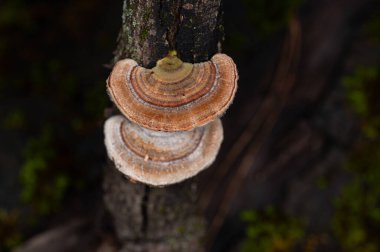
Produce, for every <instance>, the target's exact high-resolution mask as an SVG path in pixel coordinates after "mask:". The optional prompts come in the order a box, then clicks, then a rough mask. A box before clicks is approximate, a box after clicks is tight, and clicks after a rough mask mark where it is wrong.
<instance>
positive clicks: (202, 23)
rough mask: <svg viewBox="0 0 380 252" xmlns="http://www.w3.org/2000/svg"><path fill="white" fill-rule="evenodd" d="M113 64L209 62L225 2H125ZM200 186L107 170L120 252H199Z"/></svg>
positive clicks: (107, 193)
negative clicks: (154, 182) (174, 56)
mask: <svg viewBox="0 0 380 252" xmlns="http://www.w3.org/2000/svg"><path fill="white" fill-rule="evenodd" d="M122 16H123V25H122V29H121V31H120V34H119V39H118V46H117V49H116V51H115V58H114V62H116V61H118V60H120V59H123V58H132V59H134V60H136V61H137V62H138V63H139V64H141V65H142V66H144V67H152V66H154V64H155V62H156V61H157V60H158V59H160V58H162V57H164V56H166V54H167V53H168V51H169V50H173V49H174V50H176V51H177V53H178V55H179V57H180V58H181V59H182V60H183V61H187V62H201V61H206V60H208V59H209V58H210V56H212V55H213V54H215V53H216V52H217V51H218V44H219V42H220V40H221V37H222V26H221V23H220V22H221V19H220V17H221V12H220V0H211V1H194V0H192V1H188V0H187V1H186V0H176V1H167V0H166V1H165V0H161V1H142V0H125V1H124V7H123V15H122ZM197 197H198V196H197V182H196V180H194V179H190V180H188V181H185V182H183V183H180V184H177V185H173V186H168V187H165V188H151V187H149V186H146V185H143V184H140V183H136V184H135V183H132V182H130V181H128V180H127V179H125V178H124V176H123V175H122V174H121V173H120V172H119V171H117V170H116V169H115V167H114V166H113V164H110V165H109V166H108V167H107V170H106V173H105V179H104V200H105V204H106V206H107V208H108V209H109V211H110V213H111V215H112V217H113V220H114V225H115V230H116V233H117V236H118V238H119V241H120V243H121V244H122V245H121V246H122V249H121V251H129V252H131V251H165V252H167V251H199V250H202V249H201V245H200V241H201V238H202V236H203V233H204V229H205V225H204V219H203V217H202V216H201V215H200V214H199V213H198V211H197V208H196V204H195V202H196V199H197Z"/></svg>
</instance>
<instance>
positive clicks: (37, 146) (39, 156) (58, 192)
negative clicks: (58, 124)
mask: <svg viewBox="0 0 380 252" xmlns="http://www.w3.org/2000/svg"><path fill="white" fill-rule="evenodd" d="M52 137H53V131H52V129H51V127H49V126H47V127H45V128H44V129H43V131H42V133H41V135H40V136H39V137H33V138H30V139H29V141H28V143H27V144H26V146H25V149H24V164H23V166H22V168H21V170H20V175H19V176H20V182H21V185H22V191H21V194H20V197H21V199H22V201H23V202H25V203H28V204H30V205H31V207H32V208H33V209H34V210H35V211H36V212H37V213H38V214H40V215H45V214H48V213H50V212H51V211H53V210H55V209H56V208H57V207H59V205H60V203H61V201H62V199H63V196H64V193H65V192H66V190H67V188H68V185H69V180H68V177H67V176H66V175H64V174H54V170H52V169H51V168H52V167H51V165H52V161H53V160H54V158H55V157H56V153H55V151H54V148H53V147H52V141H53V138H52Z"/></svg>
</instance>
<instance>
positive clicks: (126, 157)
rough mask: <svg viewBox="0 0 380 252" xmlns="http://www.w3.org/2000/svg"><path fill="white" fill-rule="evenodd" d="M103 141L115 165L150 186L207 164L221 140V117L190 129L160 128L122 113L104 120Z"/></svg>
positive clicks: (182, 176)
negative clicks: (135, 122)
mask: <svg viewBox="0 0 380 252" xmlns="http://www.w3.org/2000/svg"><path fill="white" fill-rule="evenodd" d="M104 134H105V145H106V149H107V152H108V156H109V158H110V159H111V160H113V161H114V163H115V165H116V168H117V169H118V170H119V171H121V172H122V173H123V174H125V175H126V176H128V177H129V178H131V179H132V180H135V181H139V182H142V183H145V184H149V185H153V186H164V185H170V184H174V183H178V182H181V181H183V180H185V179H187V178H190V177H192V176H195V175H196V174H198V173H199V172H200V171H202V170H203V169H205V168H207V167H208V166H210V165H211V164H212V163H213V161H214V160H215V158H216V155H217V153H218V151H219V148H220V145H221V142H222V140H223V127H222V124H221V121H220V119H216V120H215V121H213V122H211V123H209V124H207V125H205V126H203V127H198V128H195V129H193V130H191V131H181V132H162V131H161V132H160V131H153V130H150V129H146V128H143V127H140V126H139V125H137V124H134V123H132V122H130V121H129V120H127V119H126V118H124V117H123V116H121V115H118V116H113V117H111V118H109V119H108V120H107V121H106V122H105V126H104Z"/></svg>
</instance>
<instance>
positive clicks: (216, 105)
mask: <svg viewBox="0 0 380 252" xmlns="http://www.w3.org/2000/svg"><path fill="white" fill-rule="evenodd" d="M237 79H238V75H237V70H236V65H235V63H234V62H233V60H232V59H231V58H230V57H229V56H227V55H225V54H216V55H214V56H213V57H212V58H211V60H210V61H207V62H202V63H196V64H190V63H185V62H182V61H181V60H180V59H179V58H178V57H177V56H176V53H175V51H171V52H170V53H169V54H168V56H166V57H165V58H163V59H161V60H159V61H158V62H157V65H156V67H154V68H152V69H146V68H143V67H140V66H138V64H137V63H136V61H134V60H132V59H124V60H121V61H119V62H117V63H116V65H115V67H114V69H113V70H112V72H111V74H110V76H109V78H108V80H107V91H108V93H109V95H110V97H111V99H112V101H113V102H114V103H115V104H116V106H117V107H118V109H119V110H120V111H121V113H122V114H123V115H124V116H125V117H124V116H121V115H118V116H113V117H111V118H109V119H108V120H107V121H106V123H105V125H104V134H105V145H106V149H107V153H108V156H109V158H110V159H111V160H113V161H114V163H115V165H116V168H117V169H118V170H119V171H121V172H122V173H123V174H125V175H126V176H128V177H129V178H130V179H132V180H135V181H139V182H142V183H145V184H149V185H153V186H164V185H170V184H174V183H178V182H181V181H183V180H185V179H187V178H190V177H192V176H195V175H196V174H197V173H199V172H200V171H202V170H203V169H205V168H207V167H208V166H210V165H211V164H212V162H213V161H214V160H215V157H216V155H217V154H218V151H219V148H220V145H221V143H222V140H223V127H222V123H221V121H220V119H219V118H218V117H219V116H221V115H222V114H223V113H224V112H225V111H226V109H227V108H228V106H229V105H230V104H231V102H232V99H233V98H234V95H235V92H236V88H237Z"/></svg>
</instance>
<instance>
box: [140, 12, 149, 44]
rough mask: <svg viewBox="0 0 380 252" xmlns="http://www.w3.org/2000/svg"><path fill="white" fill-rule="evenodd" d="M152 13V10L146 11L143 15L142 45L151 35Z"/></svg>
mask: <svg viewBox="0 0 380 252" xmlns="http://www.w3.org/2000/svg"><path fill="white" fill-rule="evenodd" d="M151 13H152V11H151V10H145V12H144V14H143V23H142V28H141V32H140V43H141V45H142V44H143V43H144V42H145V40H146V39H147V37H148V35H149V31H150V23H149V19H150V15H151Z"/></svg>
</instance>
